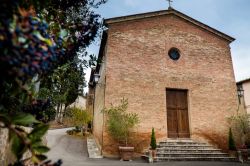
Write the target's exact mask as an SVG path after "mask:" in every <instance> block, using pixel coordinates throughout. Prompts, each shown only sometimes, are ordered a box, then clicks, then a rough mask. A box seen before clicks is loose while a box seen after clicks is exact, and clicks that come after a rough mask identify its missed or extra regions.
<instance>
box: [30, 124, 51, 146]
mask: <svg viewBox="0 0 250 166" xmlns="http://www.w3.org/2000/svg"><path fill="white" fill-rule="evenodd" d="M48 129H49V125H45V124H39V125H37V126H36V127H35V128H34V129H33V130H32V132H31V133H30V134H29V135H28V137H29V138H30V139H31V141H32V142H37V141H39V140H41V138H42V137H43V135H44V134H45V133H46V132H47V130H48Z"/></svg>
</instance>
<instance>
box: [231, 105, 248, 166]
mask: <svg viewBox="0 0 250 166" xmlns="http://www.w3.org/2000/svg"><path fill="white" fill-rule="evenodd" d="M249 118H250V117H249V115H248V114H246V113H245V112H243V113H240V112H239V111H238V110H237V114H236V115H234V116H232V117H230V122H231V125H232V126H233V127H234V128H235V131H237V132H238V135H239V136H240V139H241V146H239V147H238V148H237V151H238V157H239V160H241V161H242V162H243V161H246V160H247V159H248V149H247V146H246V142H247V141H246V138H247V135H248V133H250V125H249Z"/></svg>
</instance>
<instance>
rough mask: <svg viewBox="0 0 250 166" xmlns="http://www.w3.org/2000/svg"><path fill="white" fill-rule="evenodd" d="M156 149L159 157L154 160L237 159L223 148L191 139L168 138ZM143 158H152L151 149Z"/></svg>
mask: <svg viewBox="0 0 250 166" xmlns="http://www.w3.org/2000/svg"><path fill="white" fill-rule="evenodd" d="M156 150H157V154H156V155H157V157H156V158H155V159H154V161H195V160H196V161H236V158H235V157H229V156H228V154H227V153H223V152H221V149H217V148H214V147H213V146H211V145H209V144H206V143H199V142H195V141H193V140H191V139H188V140H187V139H181V140H180V139H177V140H169V139H168V140H166V141H163V142H160V143H159V144H158V146H157V149H156ZM142 158H144V159H146V160H148V161H149V160H151V159H150V158H149V151H147V152H146V153H145V155H143V156H142Z"/></svg>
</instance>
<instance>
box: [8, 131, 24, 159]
mask: <svg viewBox="0 0 250 166" xmlns="http://www.w3.org/2000/svg"><path fill="white" fill-rule="evenodd" d="M11 150H12V152H13V154H14V155H15V156H16V158H17V159H18V160H19V159H21V158H22V154H23V153H24V152H25V150H26V148H25V145H24V144H23V143H22V141H21V140H20V138H19V137H18V136H17V135H16V134H13V135H12V146H11Z"/></svg>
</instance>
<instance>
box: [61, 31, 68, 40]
mask: <svg viewBox="0 0 250 166" xmlns="http://www.w3.org/2000/svg"><path fill="white" fill-rule="evenodd" d="M67 35H68V32H67V30H65V29H61V31H60V37H61V38H65V37H66V36H67Z"/></svg>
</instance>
